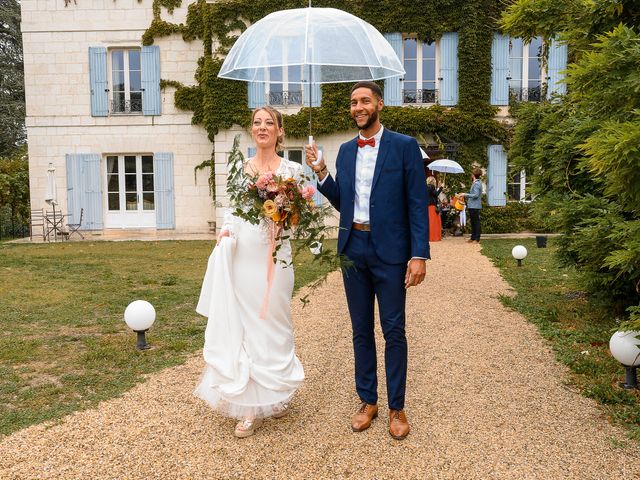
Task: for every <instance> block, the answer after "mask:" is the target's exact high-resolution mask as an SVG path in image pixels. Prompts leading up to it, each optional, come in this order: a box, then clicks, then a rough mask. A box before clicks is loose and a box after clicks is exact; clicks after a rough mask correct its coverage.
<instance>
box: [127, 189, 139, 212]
mask: <svg viewBox="0 0 640 480" xmlns="http://www.w3.org/2000/svg"><path fill="white" fill-rule="evenodd" d="M126 202H127V207H126V208H127V210H137V209H138V195H136V194H135V193H127V194H126Z"/></svg>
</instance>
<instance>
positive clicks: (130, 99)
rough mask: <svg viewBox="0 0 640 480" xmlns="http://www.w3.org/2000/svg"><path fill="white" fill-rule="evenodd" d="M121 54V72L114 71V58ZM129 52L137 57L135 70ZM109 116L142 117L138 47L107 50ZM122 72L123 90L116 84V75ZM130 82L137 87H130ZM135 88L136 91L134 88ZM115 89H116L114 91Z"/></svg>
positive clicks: (140, 62)
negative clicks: (134, 53)
mask: <svg viewBox="0 0 640 480" xmlns="http://www.w3.org/2000/svg"><path fill="white" fill-rule="evenodd" d="M119 52H122V70H120V69H118V70H116V69H115V63H116V62H115V61H114V57H115V55H116V54H118V53H119ZM131 52H136V53H137V55H138V60H137V63H138V65H137V68H132V66H131V64H132V60H131V58H130V54H131ZM107 62H108V64H107V66H108V82H109V114H111V115H142V95H143V92H142V49H141V48H140V47H115V48H109V49H108V55H107ZM117 72H122V77H123V80H124V85H123V90H120V89H119V86H120V85H121V84H120V85H117V84H116V78H115V77H116V73H117ZM136 75H137V79H135V77H136ZM132 80H133V81H134V82H135V83H137V85H133V86H132ZM136 86H137V89H134V87H136ZM116 88H118V89H117V90H116Z"/></svg>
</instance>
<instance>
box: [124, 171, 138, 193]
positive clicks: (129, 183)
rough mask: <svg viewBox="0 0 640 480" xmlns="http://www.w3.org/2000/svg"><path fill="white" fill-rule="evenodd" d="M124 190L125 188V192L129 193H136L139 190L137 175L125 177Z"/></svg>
mask: <svg viewBox="0 0 640 480" xmlns="http://www.w3.org/2000/svg"><path fill="white" fill-rule="evenodd" d="M124 188H125V191H127V192H135V191H136V190H137V188H136V176H135V175H125V176H124Z"/></svg>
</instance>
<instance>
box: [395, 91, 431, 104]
mask: <svg viewBox="0 0 640 480" xmlns="http://www.w3.org/2000/svg"><path fill="white" fill-rule="evenodd" d="M438 99H439V94H438V90H436V89H426V88H425V89H420V90H402V103H416V104H424V103H438Z"/></svg>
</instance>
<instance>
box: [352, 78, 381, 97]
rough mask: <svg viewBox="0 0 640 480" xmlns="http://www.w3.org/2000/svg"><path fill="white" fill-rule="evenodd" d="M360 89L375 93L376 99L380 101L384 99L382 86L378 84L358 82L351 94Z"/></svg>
mask: <svg viewBox="0 0 640 480" xmlns="http://www.w3.org/2000/svg"><path fill="white" fill-rule="evenodd" d="M358 88H368V89H369V90H371V91H372V92H373V94H374V95H375V96H376V97H378V100H381V99H382V89H381V88H380V85H378V84H377V83H376V82H369V81H362V82H358V83H356V84H355V85H354V86H353V88H352V89H351V93H353V92H354V90H356V89H358Z"/></svg>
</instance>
